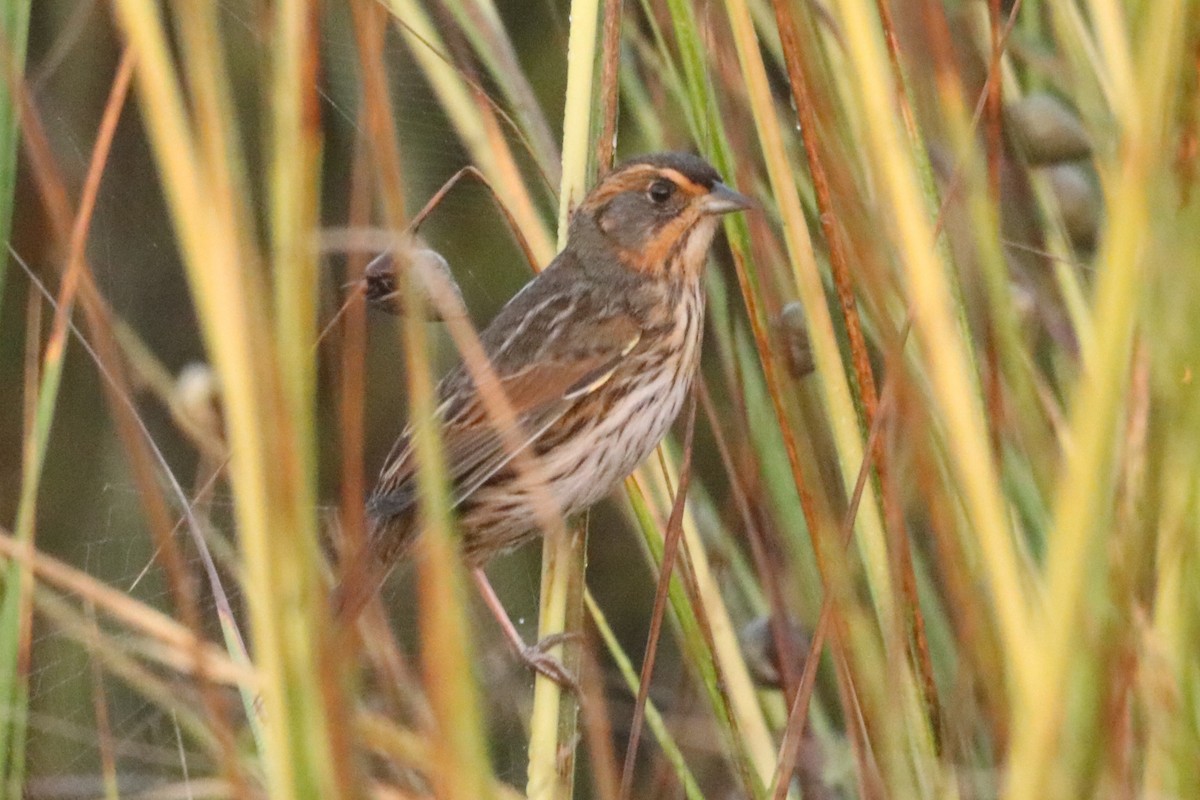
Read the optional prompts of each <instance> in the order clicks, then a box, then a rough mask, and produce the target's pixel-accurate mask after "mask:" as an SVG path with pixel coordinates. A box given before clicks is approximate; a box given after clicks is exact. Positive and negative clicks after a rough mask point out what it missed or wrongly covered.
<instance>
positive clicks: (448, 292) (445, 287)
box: [363, 240, 464, 320]
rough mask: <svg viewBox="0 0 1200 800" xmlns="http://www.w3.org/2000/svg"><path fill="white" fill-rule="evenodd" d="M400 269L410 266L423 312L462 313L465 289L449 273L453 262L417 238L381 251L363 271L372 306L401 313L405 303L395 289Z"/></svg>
mask: <svg viewBox="0 0 1200 800" xmlns="http://www.w3.org/2000/svg"><path fill="white" fill-rule="evenodd" d="M397 269H407V270H410V271H411V272H410V274H411V276H412V281H411V285H412V286H413V289H414V292H415V295H416V296H415V297H414V298H413V299H414V300H416V301H418V302H420V304H421V309H422V315H423V316H424V317H425V318H426V319H430V320H442V319H445V314H447V313H450V312H451V310H455V309H456V310H458V311H459V312H460V313H462V310H463V308H464V305H463V298H462V292H461V291H460V290H459V288H458V283H456V282H455V280H454V276H453V275H451V274H450V265H449V264H448V263H446V259H444V258H442V255H441V254H440V253H438V252H437V251H436V250H432V249H430V248H428V247H425V246H424V245H423V244H422V243H421V242H419V241H417V240H412V241H408V242H406V243H404V244H401V245H399V246H397V247H396V248H395V249H393V250H388V251H387V252H384V253H380V254H379V255H377V256H376V257H375V258H374V259H372V260H371V263H370V264H367V268H366V270H365V271H364V273H363V282H364V284H365V290H364V293H365V295H366V298H367V302H368V303H370V304H371V306H372V307H373V308H377V309H379V310H380V311H384V312H386V313H388V314H401V313H403V311H404V303H402V302H401V299H400V296H399V292H398V291H397V289H396V273H397Z"/></svg>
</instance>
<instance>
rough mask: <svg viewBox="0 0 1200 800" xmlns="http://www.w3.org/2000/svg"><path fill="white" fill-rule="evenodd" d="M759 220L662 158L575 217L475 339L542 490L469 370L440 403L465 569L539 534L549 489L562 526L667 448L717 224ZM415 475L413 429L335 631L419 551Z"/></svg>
mask: <svg viewBox="0 0 1200 800" xmlns="http://www.w3.org/2000/svg"><path fill="white" fill-rule="evenodd" d="M752 206H753V203H752V202H751V201H750V200H749V199H748V198H747V197H745V196H743V195H741V194H739V193H738V192H736V191H734V190H733V189H731V188H730V187H728V186H726V185H725V184H724V183H722V182H721V179H720V176H719V175H718V174H717V171H716V170H715V169H714V168H713V167H712V166H711V165H709V164H708V163H707V162H705V161H704V160H703V159H701V158H698V157H696V156H693V155H688V154H684V153H659V154H653V155H645V156H641V157H637V158H634V159H632V160H630V161H627V162H625V163H623V164H622V165H621V166H619V167H617V168H615V169H614V170H612V171H611V172H609V173H608V174H607V175H605V176H604V178H603V179H601V180H600V182H599V183H598V184H597V185H596V186H595V187H594V188H593V189H592V190H591V191H590V192H589V193H588V194H587V196H586V197H585V198H584V199H583V201H582V202H581V203H580V205H579V206H578V207H577V208H576V209H575V210H574V212H573V214H572V216H571V220H570V224H569V228H568V236H567V245H566V247H565V248H564V249H563V250H562V252H560V253H559V254H558V256H556V257H555V259H554V260H553V261H552V262H551V264H550V265H549V266H548V267H546V269H545V270H543V271H542V272H541V273H540V274H538V275H537V276H536V277H535V278H533V280H531V281H530V282H529V283H528V284H526V286H525V287H524V288H523V289H522V290H521V291H520V292H519V293H517V294H516V295H515V296H514V297H513V298H512V299H511V300H510V301H509V302H508V303H507V304H506V305H505V306H504V308H502V309H501V310H500V312H499V313H498V314H497V315H496V317H495V319H493V320H492V322H491V324H490V325H488V326H487V327H486V328H485V329H484V330H483V331H482V333H481V334H480V342H481V343H482V345H483V348H484V351H485V352H486V354H487V357H488V359H489V360H490V362H491V366H492V369H493V370H494V371H495V373H496V376H497V378H498V381H499V386H500V388H501V389H502V390H503V392H504V394H505V396H506V398H507V400H508V402H509V404H510V405H511V407H512V408H513V410H514V413H515V418H516V423H517V428H518V430H517V431H516V438H515V441H516V442H517V443H518V444H519V451H520V452H522V453H524V454H527V455H528V456H531V457H532V458H534V459H536V461H537V465H538V467H539V469H538V472H539V474H540V476H541V477H542V479H543V480H544V484H543V485H542V486H541V487H535V486H533V485H532V484H531V481H530V480H529V479H528V476H526V475H523V474H522V471H521V470H519V469H518V468H517V467H518V464H517V463H514V456H515V453H514V450H513V448H512V447H511V446H509V445H511V444H512V442H513V437H511V436H509V437H508V438H507V439H506V437H505V436H503V435H501V432H499V431H498V430H497V427H496V423H495V421H494V420H493V419H492V417H491V416H489V414H488V411H487V409H486V408H485V405H484V403H483V401H482V398H481V395H480V392H479V391H478V388H477V387H476V385H475V383H474V381H473V380H472V378H471V376H470V375H469V374H468V371H467V370H466V369H465V368H464V367H463V366H462V365H460V366H458V367H457V368H455V369H453V370H452V371H451V372H449V373H448V374H447V375H446V376H445V377H444V378H443V379H442V380H441V381H440V382H439V384H438V387H437V398H438V401H439V405H438V408H437V417H438V420H437V422H438V424H439V426H440V430H441V437H442V447H443V450H444V453H445V461H446V467H447V474H448V478H449V482H450V487H451V498H452V502H453V504H454V508H455V511H456V515H457V523H458V529H459V531H460V535H461V538H460V543H461V550H462V555H463V558H464V559H465V561H466V563H467V565H468V566H470V567H472V568H474V567H479V566H481V565H482V564H484V563H486V562H487V561H489V560H490V559H491V558H493V557H494V556H496V555H498V554H500V553H504V552H506V551H509V550H511V549H513V548H516V547H518V546H520V545H522V544H524V543H525V542H528V541H530V540H531V539H533V538H535V537H536V536H537V535H538V534H539V533H540V531H541V526H540V525H539V506H538V505H537V502H538V501H537V500H535V498H534V493H535V492H537V491H539V489H540V490H541V492H542V494H541V496H540V497H541V498H543V500H542V502H543V506H542V507H541V508H542V509H544V507H545V506H544V498H546V497H549V498H550V500H551V501H552V502H553V504H554V506H555V508H554V511H556V512H558V513H559V514H561V515H562V516H563V517H564V518H565V517H568V516H570V515H572V514H575V513H578V512H581V511H584V510H586V509H587V508H588V507H590V506H591V505H593V504H594V503H596V502H597V501H598V500H600V499H601V498H603V497H604V496H605V495H607V494H608V493H609V492H610V491H612V490H613V489H614V488H615V487H616V486H617V484H619V483H620V482H621V481H622V480H624V479H625V478H626V477H627V476H628V475H629V474H630V473H632V472H633V470H634V469H635V468H636V467H637V466H638V464H640V463H641V462H642V461H643V460H644V459H645V458H646V457H647V456H648V455H649V454H650V453H651V452H652V451H653V450H654V448H655V447H656V446H657V445H658V443H659V442H660V441H661V440H662V438H663V436H664V435H666V433H667V431H668V430H669V429H670V427H671V424H672V423H673V422H674V420H675V418H676V416H677V415H678V414H679V411H680V409H681V408H682V406H683V403H684V399H685V398H686V396H687V394H688V391H689V389H690V387H691V385H692V381H693V379H694V377H695V375H696V370H697V366H698V364H699V358H700V343H701V339H702V332H703V327H704V301H705V293H704V282H703V276H704V268H705V264H706V262H707V260H708V253H709V250H710V248H711V246H712V242H713V237H714V235H715V233H716V231H717V227H718V225H719V223H720V219H721V217H722V215H724V214H728V213H730V212H735V211H741V210H744V209H748V208H751V207H752ZM507 433H509V434H511V433H513V432H511V431H509V432H507ZM506 441H507V442H508V445H506ZM522 458H524V456H522ZM416 471H417V460H416V457H415V454H414V450H413V443H412V440H411V428H410V429H408V430H405V431H404V432H403V433H401V434H400V437H399V439H398V440H397V442H396V444H395V446H394V447H393V448H392V451H391V454H390V455H389V456H388V458H387V461H386V462H385V465H384V467H383V469H382V471H381V473H380V475H379V480H378V483H377V485H376V486H375V489H374V491H373V492H372V493H371V495H370V498H369V500H368V502H367V511H368V518H369V522H370V528H369V531H368V536H367V541H366V545H365V554H364V555H363V558H364V564H365V568H364V569H360V570H348V571H346V572H345V573H344V574H345V577H344V578H343V582H342V584H341V585H340V586H339V587H338V588H337V589H336V590H335V593H334V601H333V602H334V606H335V613H336V614H337V615H338V617H339V618H340V619H342V620H347V619H354V618H355V617H357V615H358V613H359V612H360V611H361V609H362V607H363V606H364V605H365V604H366V603H367V602H368V601H369V600H370V598H371V597H372V596H373V595H374V593H375V592H376V591H377V589H378V588H379V586H380V585H381V584H382V582H383V580H384V579H385V578H386V576H387V574H388V573H389V572H390V570H391V568H392V567H393V566H395V564H396V563H398V562H399V561H400V560H402V559H403V558H404V557H405V556H406V555H407V554H408V553H409V552H410V551H411V549H412V546H413V543H414V542H415V541H416V539H417V537H418V535H419V533H420V530H419V523H418V521H417V515H416V514H415V511H416V508H415V506H416V502H417V486H416ZM541 519H544V517H541ZM367 562H369V563H367Z"/></svg>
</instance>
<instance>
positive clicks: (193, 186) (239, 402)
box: [117, 0, 340, 798]
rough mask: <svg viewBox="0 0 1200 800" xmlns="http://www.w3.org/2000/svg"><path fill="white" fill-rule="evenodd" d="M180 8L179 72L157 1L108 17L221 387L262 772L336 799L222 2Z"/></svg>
mask: <svg viewBox="0 0 1200 800" xmlns="http://www.w3.org/2000/svg"><path fill="white" fill-rule="evenodd" d="M175 8H176V10H177V12H178V13H179V15H180V19H179V22H180V25H179V27H178V33H179V40H180V51H181V53H182V54H183V58H182V65H183V66H182V70H180V69H177V68H176V66H175V64H174V61H173V59H172V57H171V54H170V48H169V46H168V44H167V36H166V32H165V30H164V29H163V24H162V20H161V17H160V12H159V8H158V6H157V5H155V4H153V3H150V2H147V0H122V2H119V3H117V16H118V19H119V21H120V24H121V27H122V29H123V30H124V33H125V35H126V36H127V37H128V40H129V42H130V45H131V47H132V49H133V50H134V52H135V53H136V54H137V57H138V64H139V67H138V70H137V78H138V88H139V90H140V97H141V110H142V112H143V117H144V119H145V121H146V126H147V129H148V133H149V138H150V141H151V144H152V146H153V149H154V153H155V157H156V160H157V165H158V169H159V172H160V175H161V182H162V186H163V190H164V194H165V196H166V198H167V201H168V205H169V208H170V211H171V216H172V220H173V222H174V225H175V230H176V233H177V237H178V240H179V247H180V251H181V253H182V255H183V259H184V263H185V266H186V267H187V275H188V279H189V283H190V287H191V290H192V295H193V298H194V300H195V304H196V308H197V311H198V316H199V318H200V320H201V322H202V324H203V328H204V334H205V343H206V346H207V348H208V351H209V353H210V354H211V356H212V358H213V361H214V364H215V366H216V368H217V372H218V375H219V376H220V380H221V385H222V389H223V393H224V395H223V396H224V401H225V402H224V410H225V414H226V417H225V418H226V421H227V423H228V431H229V442H230V447H231V451H232V458H231V462H230V463H231V476H232V485H233V489H234V493H235V515H236V519H237V523H238V534H239V544H240V547H241V552H242V555H243V560H244V563H245V568H246V575H247V580H246V588H247V599H248V605H249V608H250V614H251V623H252V630H253V633H254V645H255V647H254V651H255V664H256V666H257V667H258V668H259V670H260V672H261V674H262V677H263V680H262V699H263V709H264V712H265V716H266V732H267V735H266V737H265V741H266V751H265V752H264V753H263V771H264V773H265V775H266V783H267V790H268V793H269V794H270V795H271V796H273V797H288V798H293V797H294V798H305V797H314V798H315V797H338V796H339V795H340V791H339V787H338V785H337V783H336V781H335V779H334V777H333V771H334V766H333V761H334V757H333V755H332V753H331V748H330V742H329V738H328V726H329V722H330V718H331V717H330V706H331V705H332V704H333V703H336V702H339V700H338V698H337V697H336V691H334V692H331V693H327V692H326V689H327V687H323V686H322V682H321V669H320V662H321V654H320V645H319V642H318V631H319V629H320V615H321V613H322V609H323V608H324V598H323V593H322V592H321V590H320V586H319V582H318V576H317V571H316V559H317V556H318V554H317V547H316V541H315V537H313V536H312V535H311V533H312V532H313V531H315V521H314V519H313V517H315V513H316V512H315V509H314V508H313V507H312V506H311V505H305V498H306V497H307V494H306V491H305V489H304V485H303V484H304V482H305V481H307V480H309V479H310V476H304V475H300V474H298V473H299V472H300V470H302V469H303V464H302V463H299V464H298V463H297V459H298V458H299V457H298V455H297V441H299V439H298V437H297V432H296V427H295V426H296V424H297V422H298V421H297V420H296V419H293V418H292V417H291V416H290V413H289V410H290V409H289V408H288V405H287V404H286V402H285V401H284V399H283V398H284V396H285V394H286V392H285V388H284V386H285V383H286V380H285V377H284V375H283V372H282V368H281V353H280V350H279V342H278V341H277V338H276V336H275V335H273V332H272V330H271V327H270V325H271V322H272V319H271V315H270V314H269V313H268V311H269V307H270V305H269V298H268V297H267V293H266V287H265V284H264V281H263V280H262V272H261V270H260V267H259V264H260V258H259V253H258V251H257V249H256V248H255V247H254V246H253V243H254V241H255V236H254V234H253V231H252V229H251V228H250V226H249V225H248V224H247V223H248V222H249V220H251V219H252V218H253V217H252V215H251V214H250V213H249V211H248V209H249V207H250V203H249V193H248V191H247V189H246V175H245V172H244V166H243V163H242V161H241V158H240V147H239V146H238V135H239V133H238V131H237V127H236V115H235V114H234V111H233V105H232V102H231V98H230V96H229V86H228V83H227V81H226V74H225V69H224V63H223V49H224V47H223V43H222V42H221V40H220V36H219V33H218V25H217V20H216V12H217V10H216V8H215V7H213V6H203V7H201V5H199V4H179V5H178V6H176V7H175ZM181 71H182V73H183V77H185V78H186V80H187V86H188V89H189V97H188V100H189V101H191V102H190V103H185V100H184V96H183V92H182V89H181V86H180V77H181V76H180V72H181ZM304 344H305V346H307V345H308V342H305V343H304ZM306 536H307V538H306Z"/></svg>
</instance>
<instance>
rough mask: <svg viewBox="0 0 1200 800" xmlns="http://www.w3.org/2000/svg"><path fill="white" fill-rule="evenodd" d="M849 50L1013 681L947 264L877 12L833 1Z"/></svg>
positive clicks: (1020, 652) (1020, 579)
mask: <svg viewBox="0 0 1200 800" xmlns="http://www.w3.org/2000/svg"><path fill="white" fill-rule="evenodd" d="M838 9H839V12H840V15H841V19H842V22H843V34H844V36H845V39H846V43H847V55H848V56H849V58H850V59H851V62H852V65H853V68H854V74H856V75H858V78H859V82H860V85H861V91H860V100H861V104H862V106H863V114H864V116H865V118H866V121H867V122H866V125H865V132H866V135H867V137H868V142H869V144H870V147H868V148H866V152H867V155H868V156H869V157H870V158H871V159H872V160H873V163H874V167H875V169H876V170H877V172H878V176H879V180H880V181H881V183H882V185H883V190H884V196H885V197H886V198H887V200H888V207H889V209H890V212H891V213H892V215H893V219H894V228H893V235H894V236H895V237H896V240H897V246H898V249H899V252H900V256H901V262H902V264H903V266H904V269H905V271H906V274H907V277H908V282H909V292H910V295H911V298H912V300H911V303H912V306H913V320H914V326H915V328H916V331H917V334H918V339H919V341H920V344H921V347H922V352H923V354H924V358H925V362H926V363H927V365H928V370H929V373H930V381H931V384H932V389H933V394H934V401H935V402H936V404H937V407H938V409H939V412H940V413H941V415H942V416H943V418H944V420H945V434H944V435H945V438H946V442H947V449H948V451H949V454H950V456H951V459H952V462H953V464H954V466H955V469H956V473H957V477H958V480H959V481H960V482H961V484H962V487H963V493H964V499H965V502H966V506H967V509H968V513H969V516H970V521H971V525H972V527H973V529H974V531H973V535H975V536H978V538H979V539H980V542H981V545H982V548H983V551H984V554H985V564H986V567H987V571H988V579H989V580H988V583H989V589H990V592H991V597H992V602H993V604H994V606H995V613H996V616H997V621H998V624H999V627H1000V629H1001V633H1002V642H1003V647H1004V652H1005V653H1006V655H1007V657H1008V661H1009V663H1008V664H1007V665H1005V670H1004V672H1005V680H1006V682H1007V684H1008V686H1009V687H1010V689H1014V690H1015V689H1016V688H1017V687H1020V686H1021V685H1022V684H1023V682H1024V680H1025V678H1026V677H1027V676H1028V675H1029V674H1031V672H1032V671H1033V665H1032V662H1031V654H1030V653H1029V651H1028V649H1027V647H1026V644H1027V642H1028V620H1027V615H1026V606H1027V601H1026V589H1025V586H1024V575H1023V570H1022V567H1021V566H1020V564H1019V562H1018V560H1017V556H1016V548H1015V545H1014V542H1013V538H1012V537H1013V534H1012V531H1011V526H1010V521H1009V519H1008V512H1007V509H1006V506H1005V502H1004V499H1003V497H1002V495H1001V493H1000V491H999V481H998V479H997V475H996V470H995V467H994V462H993V459H992V455H991V453H990V446H989V444H988V437H987V429H986V423H985V420H984V417H983V411H982V408H981V407H980V405H979V398H978V395H977V393H976V391H975V389H974V387H973V373H972V372H971V371H970V369H969V364H970V363H971V361H970V358H969V356H968V352H967V346H966V344H965V342H964V341H963V338H962V328H961V326H960V325H959V324H958V321H957V314H956V310H955V309H956V307H955V305H954V301H953V299H952V293H951V287H950V285H949V282H948V280H947V276H946V273H945V267H944V265H943V264H942V263H940V261H939V259H938V258H937V254H936V249H935V241H934V236H933V230H932V227H931V225H930V222H929V219H928V217H927V216H926V203H925V199H924V195H923V192H922V190H921V183H920V181H919V178H918V175H917V174H916V170H915V169H914V168H913V165H912V164H911V163H910V162H909V160H908V159H907V158H905V157H904V155H903V154H906V153H908V152H909V148H908V147H906V146H905V141H906V137H905V134H904V133H903V132H902V126H901V125H900V124H899V123H898V121H897V119H896V116H895V110H894V108H893V105H892V102H891V92H890V89H889V87H890V86H891V81H890V80H889V76H888V66H887V59H886V56H885V54H884V48H883V45H882V42H881V41H880V39H881V37H880V33H879V30H878V27H877V21H876V17H875V14H874V11H873V10H872V9H871V8H870V7H869V6H868V3H867V2H866V0H840V2H839V3H838Z"/></svg>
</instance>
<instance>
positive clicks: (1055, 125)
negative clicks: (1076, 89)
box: [1007, 92, 1092, 164]
mask: <svg viewBox="0 0 1200 800" xmlns="http://www.w3.org/2000/svg"><path fill="white" fill-rule="evenodd" d="M1007 118H1008V125H1009V133H1010V134H1011V136H1012V137H1013V140H1014V142H1015V144H1016V145H1017V147H1019V148H1020V150H1021V152H1022V153H1023V154H1024V156H1025V158H1026V160H1028V162H1029V163H1030V164H1056V163H1059V162H1061V161H1076V160H1078V159H1081V158H1087V157H1088V156H1090V155H1091V154H1092V144H1091V141H1090V140H1089V139H1088V135H1087V131H1085V130H1084V128H1083V124H1082V123H1081V122H1080V121H1079V117H1078V116H1077V115H1076V114H1075V112H1074V111H1072V110H1071V109H1069V108H1068V107H1067V106H1066V105H1065V104H1064V103H1063V102H1062V101H1061V100H1059V99H1058V98H1057V97H1055V96H1054V95H1052V94H1047V93H1045V92H1037V93H1034V94H1030V95H1027V96H1026V97H1024V98H1023V99H1021V100H1018V101H1017V102H1015V103H1013V104H1012V105H1010V106H1009V107H1008V110H1007Z"/></svg>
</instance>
